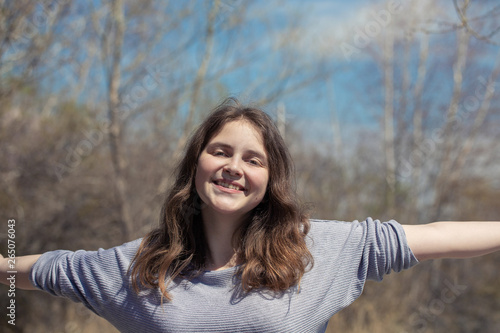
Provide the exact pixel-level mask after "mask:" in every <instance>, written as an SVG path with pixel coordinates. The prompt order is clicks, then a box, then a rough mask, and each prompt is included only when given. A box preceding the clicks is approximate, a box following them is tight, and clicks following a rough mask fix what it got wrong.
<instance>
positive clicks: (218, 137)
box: [208, 120, 266, 152]
mask: <svg viewBox="0 0 500 333" xmlns="http://www.w3.org/2000/svg"><path fill="white" fill-rule="evenodd" d="M218 141H225V142H226V143H229V142H231V143H233V144H235V143H242V144H243V143H246V144H248V145H253V146H254V148H253V149H255V148H259V150H262V151H263V152H265V151H266V150H265V147H264V138H263V136H262V133H261V131H260V130H259V129H258V128H257V127H256V126H255V125H254V124H252V123H251V122H249V121H247V120H234V121H230V122H228V123H225V124H224V125H223V126H222V127H221V128H220V130H219V131H218V132H216V133H215V134H214V135H213V136H212V138H211V139H210V140H209V142H208V144H209V145H210V144H212V143H214V142H218Z"/></svg>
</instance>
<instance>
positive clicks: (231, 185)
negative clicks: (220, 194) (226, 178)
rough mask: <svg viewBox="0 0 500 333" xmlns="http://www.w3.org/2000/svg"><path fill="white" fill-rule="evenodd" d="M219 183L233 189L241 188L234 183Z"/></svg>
mask: <svg viewBox="0 0 500 333" xmlns="http://www.w3.org/2000/svg"><path fill="white" fill-rule="evenodd" d="M217 184H218V185H220V186H222V187H226V188H229V189H232V190H240V188H239V187H238V186H236V185H233V184H229V183H225V182H218V183H217Z"/></svg>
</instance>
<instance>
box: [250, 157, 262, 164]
mask: <svg viewBox="0 0 500 333" xmlns="http://www.w3.org/2000/svg"><path fill="white" fill-rule="evenodd" d="M248 163H249V164H251V165H255V166H264V164H262V162H261V161H260V160H259V159H256V158H252V159H250V160H248Z"/></svg>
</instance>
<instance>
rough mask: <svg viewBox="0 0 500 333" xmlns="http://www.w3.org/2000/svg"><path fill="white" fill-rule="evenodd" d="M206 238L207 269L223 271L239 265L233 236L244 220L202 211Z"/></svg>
mask: <svg viewBox="0 0 500 333" xmlns="http://www.w3.org/2000/svg"><path fill="white" fill-rule="evenodd" d="M202 218H203V226H204V229H205V237H206V239H207V243H208V251H209V253H208V255H207V262H206V268H207V269H208V270H222V269H226V268H230V267H233V266H236V265H237V264H238V262H237V258H236V251H235V248H234V246H233V242H232V240H233V235H234V233H235V232H236V230H237V229H238V228H239V227H240V225H241V223H242V222H243V218H241V217H240V218H235V217H232V216H228V215H222V216H221V215H218V214H211V213H209V212H207V211H203V210H202Z"/></svg>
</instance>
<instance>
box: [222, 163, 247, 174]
mask: <svg viewBox="0 0 500 333" xmlns="http://www.w3.org/2000/svg"><path fill="white" fill-rule="evenodd" d="M223 170H224V171H225V172H226V173H227V174H229V175H231V176H236V177H240V176H241V175H242V174H243V172H242V170H241V165H240V162H239V160H238V159H237V158H232V159H231V160H229V161H228V163H227V164H226V166H224V169H223Z"/></svg>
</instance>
